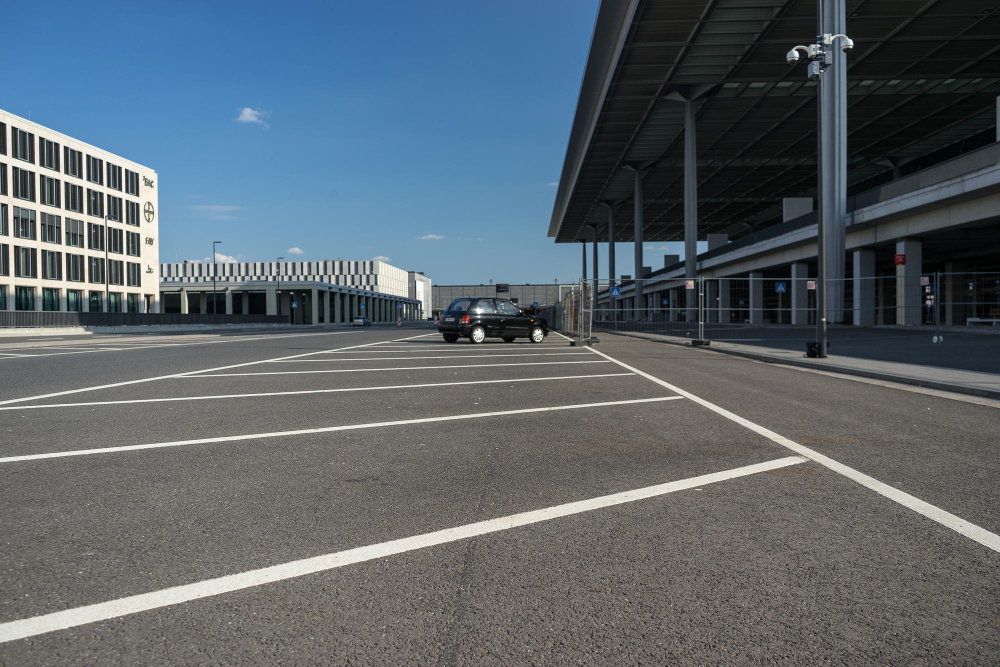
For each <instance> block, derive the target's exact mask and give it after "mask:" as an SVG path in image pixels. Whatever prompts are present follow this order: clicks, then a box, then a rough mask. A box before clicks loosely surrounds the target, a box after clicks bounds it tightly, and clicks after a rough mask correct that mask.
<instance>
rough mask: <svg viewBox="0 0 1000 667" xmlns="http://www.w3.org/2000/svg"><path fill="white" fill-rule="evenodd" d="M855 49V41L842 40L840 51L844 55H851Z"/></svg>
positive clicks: (849, 39) (848, 38) (845, 38)
mask: <svg viewBox="0 0 1000 667" xmlns="http://www.w3.org/2000/svg"><path fill="white" fill-rule="evenodd" d="M853 48H854V40H853V39H851V38H850V37H844V38H843V39H841V40H840V50H841V51H843V52H844V53H850V52H851V49H853Z"/></svg>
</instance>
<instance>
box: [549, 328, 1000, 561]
mask: <svg viewBox="0 0 1000 667" xmlns="http://www.w3.org/2000/svg"><path fill="white" fill-rule="evenodd" d="M560 335H561V334H560ZM587 349H589V350H590V351H591V352H593V353H594V354H597V355H600V356H602V357H604V358H605V359H608V360H609V361H612V362H614V363H616V364H618V365H619V366H621V367H622V368H624V369H626V370H629V371H632V372H633V373H635V374H637V375H641V376H642V377H644V378H646V379H647V380H650V381H652V382H655V383H656V384H658V385H660V386H661V387H664V388H666V389H669V390H670V391H672V392H675V393H677V394H679V395H681V396H683V397H684V398H688V399H690V400H692V401H694V402H695V403H697V404H698V405H701V406H703V407H706V408H708V409H709V410H711V411H712V412H715V413H716V414H718V415H721V416H723V417H725V418H726V419H729V420H730V421H733V422H736V423H737V424H739V425H740V426H743V427H745V428H748V429H750V430H751V431H753V432H754V433H757V434H759V435H762V436H764V437H765V438H767V439H768V440H771V441H772V442H775V443H777V444H779V445H781V446H782V447H785V448H787V449H790V450H792V451H793V452H795V453H796V454H798V455H800V456H804V457H806V458H808V459H810V460H812V461H815V462H816V463H818V464H820V465H821V466H823V467H825V468H828V469H829V470H832V471H834V472H836V473H838V474H840V475H843V476H844V477H847V478H848V479H850V480H853V481H855V482H857V483H858V484H860V485H861V486H864V487H865V488H868V489H870V490H872V491H874V492H875V493H877V494H879V495H881V496H883V497H885V498H888V499H889V500H891V501H893V502H895V503H898V504H900V505H902V506H903V507H906V508H908V509H910V510H913V511H914V512H916V513H917V514H920V515H922V516H925V517H927V518H928V519H930V520H931V521H934V522H936V523H939V524H941V525H942V526H945V527H946V528H950V529H951V530H953V531H955V532H956V533H958V534H960V535H964V536H965V537H967V538H969V539H971V540H974V541H976V542H978V543H979V544H982V545H983V546H984V547H987V548H988V549H992V550H993V551H996V552H998V553H1000V535H997V534H996V533H991V532H990V531H988V530H986V529H985V528H982V527H980V526H977V525H976V524H974V523H970V522H968V521H966V520H965V519H963V518H961V517H959V516H956V515H954V514H952V513H951V512H947V511H945V510H943V509H941V508H940V507H937V506H936V505H931V504H930V503H928V502H925V501H923V500H920V499H919V498H917V497H915V496H911V495H910V494H908V493H906V492H905V491H900V490H899V489H897V488H895V487H892V486H889V485H888V484H886V483H884V482H880V481H879V480H877V479H875V478H874V477H870V476H868V475H866V474H864V473H863V472H861V471H859V470H855V469H854V468H851V467H849V466H846V465H844V464H843V463H840V462H839V461H835V460H834V459H831V458H829V457H828V456H824V455H823V454H820V453H819V452H817V451H815V450H813V449H810V448H809V447H806V446H804V445H800V444H799V443H797V442H795V441H794V440H790V439H789V438H786V437H785V436H783V435H780V434H778V433H775V432H774V431H772V430H770V429H768V428H765V427H763V426H761V425H759V424H756V423H754V422H752V421H750V420H749V419H744V418H743V417H740V416H739V415H737V414H735V413H733V412H730V411H729V410H726V409H725V408H723V407H721V406H718V405H716V404H714V403H712V402H710V401H706V400H705V399H703V398H700V397H698V396H695V395H694V394H692V393H690V392H688V391H685V390H683V389H681V388H680V387H677V386H674V385H672V384H670V383H669V382H665V381H664V380H661V379H659V378H657V377H654V376H653V375H650V374H649V373H645V372H643V371H641V370H639V369H638V368H635V367H633V366H629V365H628V364H626V363H624V362H622V361H618V360H617V359H615V358H614V357H611V356H609V355H607V354H605V353H604V352H600V351H599V350H595V349H594V348H593V347H588V348H587Z"/></svg>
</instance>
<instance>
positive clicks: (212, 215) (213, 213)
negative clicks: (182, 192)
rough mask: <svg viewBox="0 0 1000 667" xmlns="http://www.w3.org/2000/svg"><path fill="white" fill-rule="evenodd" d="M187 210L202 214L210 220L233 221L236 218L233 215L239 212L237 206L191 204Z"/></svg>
mask: <svg viewBox="0 0 1000 667" xmlns="http://www.w3.org/2000/svg"><path fill="white" fill-rule="evenodd" d="M198 196H199V197H200V196H201V195H198ZM188 208H189V209H191V210H192V211H197V212H198V213H204V214H205V215H207V216H208V217H209V219H211V220H233V219H235V218H236V216H234V215H233V213H234V212H236V211H238V210H240V207H239V206H233V205H232V204H191V205H189V206H188Z"/></svg>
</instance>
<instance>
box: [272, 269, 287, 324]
mask: <svg viewBox="0 0 1000 667" xmlns="http://www.w3.org/2000/svg"><path fill="white" fill-rule="evenodd" d="M283 259H285V258H284V257H279V258H278V261H277V262H275V264H276V266H275V267H274V269H275V271H276V272H277V274H278V289H277V294H278V296H277V299H278V315H281V262H282V260H283Z"/></svg>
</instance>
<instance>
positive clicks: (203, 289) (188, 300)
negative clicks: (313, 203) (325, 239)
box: [160, 259, 431, 324]
mask: <svg viewBox="0 0 1000 667" xmlns="http://www.w3.org/2000/svg"><path fill="white" fill-rule="evenodd" d="M430 284H431V279H430V278H428V277H426V276H424V275H423V274H422V273H418V272H407V271H404V270H403V269H399V268H397V267H395V266H392V265H391V264H387V263H386V262H382V261H367V262H354V261H343V260H339V259H338V260H322V261H316V262H305V261H303V262H223V263H215V264H213V263H211V262H178V263H169V264H163V265H161V266H160V299H161V302H162V304H163V312H165V313H184V314H188V313H226V314H228V315H233V314H237V315H284V316H286V317H288V318H289V321H290V322H293V323H295V324H322V323H328V324H342V323H347V322H350V321H351V320H353V319H354V318H355V317H360V316H366V317H368V318H369V319H370V320H371V321H372V322H376V323H380V322H395V321H396V320H398V319H399V318H403V319H404V320H413V319H423V318H424V315H423V312H424V305H423V303H424V302H423V301H422V300H421V299H419V298H414V297H411V294H414V295H422V294H424V293H425V292H424V290H425V289H427V291H428V292H429V287H430ZM418 286H419V287H418ZM425 286H426V287H425Z"/></svg>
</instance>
